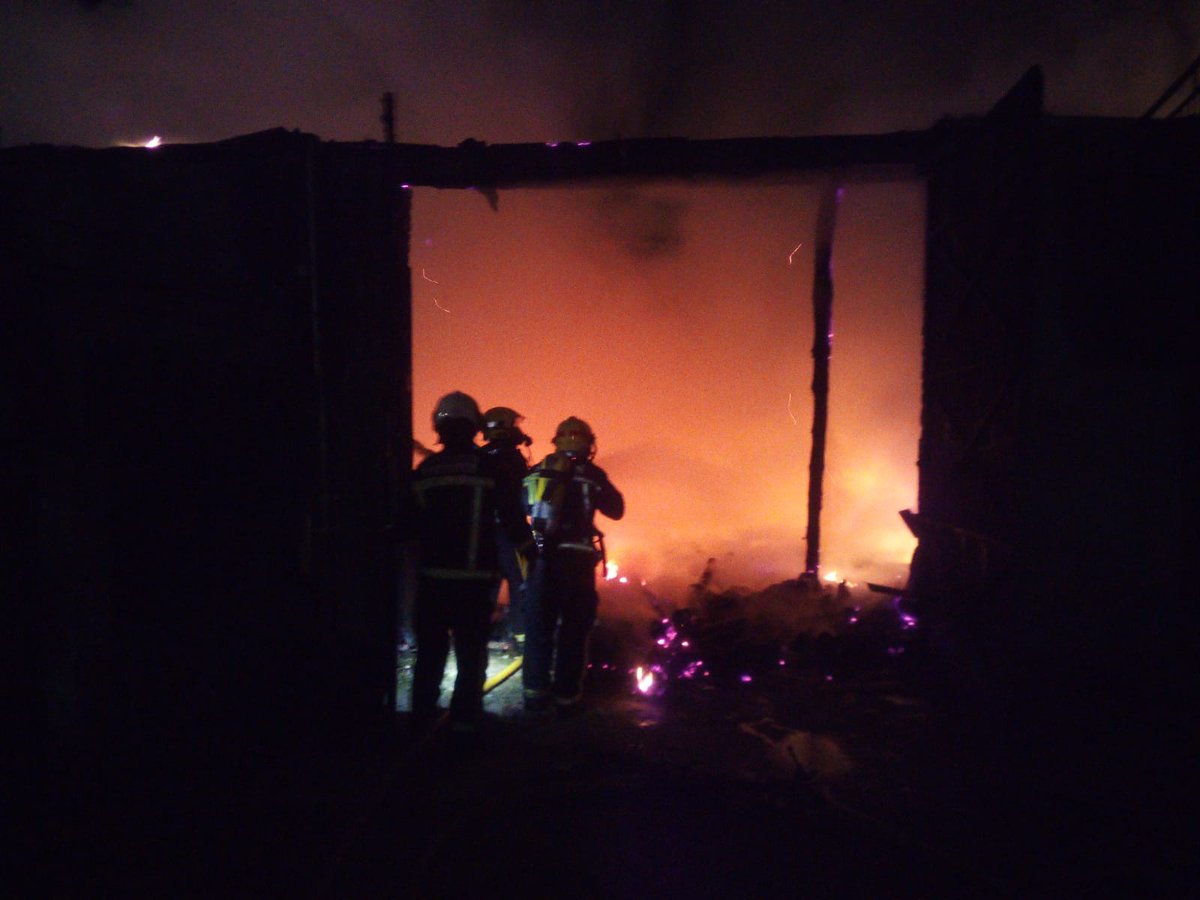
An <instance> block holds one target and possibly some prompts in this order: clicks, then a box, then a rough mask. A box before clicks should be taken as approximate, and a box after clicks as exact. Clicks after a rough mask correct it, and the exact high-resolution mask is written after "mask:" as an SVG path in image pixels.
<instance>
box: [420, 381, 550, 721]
mask: <svg viewBox="0 0 1200 900" xmlns="http://www.w3.org/2000/svg"><path fill="white" fill-rule="evenodd" d="M481 421H482V419H481V416H480V414H479V407H478V405H477V404H476V403H475V401H474V399H472V398H471V397H470V396H468V395H467V394H464V393H462V392H459V391H455V392H453V393H450V394H447V395H446V396H444V397H442V398H441V400H439V401H438V404H437V407H436V408H435V409H434V412H433V427H434V430H435V431H436V432H437V434H438V438H439V441H440V443H441V445H442V449H441V450H440V451H439V452H437V453H432V454H430V455H429V456H427V457H426V458H425V459H424V460H422V461H421V463H420V464H419V465H418V466H417V468H416V470H415V471H414V472H413V493H414V495H415V496H414V501H415V504H416V512H415V519H416V523H415V524H416V533H417V546H418V552H419V557H418V585H417V596H416V603H415V608H414V613H413V629H414V632H415V634H416V639H417V659H416V664H415V666H414V669H413V682H412V713H413V722H414V725H415V726H416V728H417V730H422V729H425V728H428V727H430V726H431V725H433V723H434V722H435V720H436V718H437V714H438V705H437V704H438V697H439V695H440V693H441V685H442V677H443V675H444V672H445V667H446V657H447V655H448V654H449V648H450V638H451V636H453V638H454V657H455V661H456V662H457V664H458V677H457V678H456V679H455V682H454V692H453V695H452V697H451V700H450V725H451V729H452V731H456V732H473V731H475V730H476V729H477V728H478V726H479V722H480V720H481V718H482V714H483V684H484V679H485V676H486V673H487V649H488V648H487V644H488V636H489V635H490V633H491V626H492V622H491V616H492V609H493V604H494V603H495V596H496V594H495V591H496V584H497V581H498V579H499V570H500V564H499V555H498V549H497V547H498V543H499V542H498V536H499V535H503V538H504V540H505V541H506V542H507V544H508V546H522V545H528V544H531V543H532V540H533V536H532V534H531V533H530V530H529V525H528V523H527V522H526V520H525V511H524V509H523V507H522V502H521V478H520V475H519V474H516V473H514V472H511V471H509V470H507V469H505V468H504V467H503V466H502V465H501V464H500V463H499V462H498V461H497V460H496V458H495V457H493V456H489V455H488V454H486V453H484V451H483V448H482V447H479V446H477V445H476V443H475V435H476V434H478V433H479V428H480V424H481Z"/></svg>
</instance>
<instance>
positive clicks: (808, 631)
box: [591, 559, 917, 695]
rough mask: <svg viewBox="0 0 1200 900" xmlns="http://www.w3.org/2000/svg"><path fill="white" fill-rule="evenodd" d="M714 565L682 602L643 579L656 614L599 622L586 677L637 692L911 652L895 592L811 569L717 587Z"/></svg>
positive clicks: (888, 660) (897, 662) (897, 659)
mask: <svg viewBox="0 0 1200 900" xmlns="http://www.w3.org/2000/svg"><path fill="white" fill-rule="evenodd" d="M713 565H714V560H711V559H710V560H709V562H708V565H707V566H706V568H705V570H704V572H703V574H702V575H701V577H700V579H699V581H698V582H696V583H695V584H693V585H692V586H691V589H690V591H689V594H688V597H687V600H686V603H684V604H682V605H672V604H669V603H667V602H665V601H663V600H662V599H660V598H657V597H655V596H654V595H653V594H651V593H650V592H649V591H648V590H647V589H646V588H645V586H644V585H642V586H641V593H642V598H643V600H644V601H645V602H646V603H647V604H649V606H650V607H651V610H652V613H653V618H652V619H651V620H650V621H649V622H647V621H646V619H644V618H643V619H641V620H640V621H617V620H614V621H605V622H603V623H602V625H601V628H600V629H599V633H598V634H597V639H596V641H595V642H594V643H593V654H592V656H593V662H592V664H591V668H592V674H593V676H594V677H595V676H608V677H609V678H610V679H612V678H624V679H627V681H628V682H631V683H632V687H633V690H635V691H637V692H638V693H641V694H646V695H658V694H663V693H665V692H667V691H668V690H669V689H670V686H671V685H672V684H674V683H679V682H702V683H707V684H711V685H736V684H739V683H743V684H744V683H750V682H753V681H755V680H757V679H760V678H764V677H769V676H771V675H772V674H775V673H778V672H779V671H781V670H786V671H790V672H794V673H800V674H803V675H806V676H809V677H812V678H817V679H824V680H833V679H836V678H839V677H842V676H845V675H852V674H865V673H870V672H882V671H887V672H892V673H894V672H895V671H896V670H897V668H898V667H900V666H902V665H904V664H905V663H906V662H907V659H908V658H909V657H910V656H911V651H912V645H913V637H914V636H915V633H916V629H917V620H916V619H915V617H914V616H912V615H911V614H910V613H909V612H908V611H907V610H905V609H904V608H903V606H902V601H901V598H900V597H899V596H890V595H885V594H880V593H873V592H871V591H864V590H860V589H859V588H858V587H857V586H855V585H851V584H849V583H848V582H846V581H828V580H826V581H820V580H818V579H816V578H812V577H809V576H801V577H800V578H797V579H792V580H788V581H783V582H780V583H778V584H773V585H771V586H769V587H767V588H765V589H763V590H761V591H747V590H745V589H740V588H731V589H724V590H717V589H715V588H714V586H713ZM617 587H624V586H617ZM628 589H629V588H626V590H628Z"/></svg>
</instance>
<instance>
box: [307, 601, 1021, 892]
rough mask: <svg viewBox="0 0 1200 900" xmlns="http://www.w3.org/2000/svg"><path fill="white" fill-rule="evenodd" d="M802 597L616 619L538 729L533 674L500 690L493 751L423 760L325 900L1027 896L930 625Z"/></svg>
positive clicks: (445, 748)
mask: <svg viewBox="0 0 1200 900" xmlns="http://www.w3.org/2000/svg"><path fill="white" fill-rule="evenodd" d="M803 590H804V588H803V587H801V586H798V585H793V586H791V587H789V586H787V585H784V586H776V587H775V588H774V589H769V590H768V591H767V592H763V593H760V594H757V595H750V594H746V593H742V592H730V593H726V594H718V593H714V592H711V591H706V590H698V591H697V592H696V594H695V596H694V597H693V600H694V601H695V602H694V603H692V604H691V605H689V606H686V607H668V606H666V605H665V604H661V603H658V602H654V603H651V604H649V605H648V606H647V609H646V614H645V615H644V616H643V617H642V618H641V619H640V620H639V619H638V618H637V617H636V616H635V617H629V616H627V615H622V616H620V617H619V618H609V619H605V618H602V619H601V621H600V622H599V623H598V625H597V628H596V631H595V633H594V635H593V641H592V654H591V668H590V670H589V676H588V683H587V692H586V700H587V702H586V704H585V707H584V709H583V710H582V711H579V712H577V713H575V714H573V715H571V716H569V717H564V716H558V717H555V718H552V719H550V720H544V719H538V720H530V719H527V718H525V717H523V716H522V715H521V714H520V675H519V674H517V675H515V676H513V677H512V678H510V679H508V680H507V681H506V682H504V683H503V684H501V685H499V686H497V687H496V688H495V689H494V690H493V691H492V693H491V694H489V697H488V701H487V706H488V709H489V713H490V714H489V721H488V728H487V729H486V731H485V733H484V734H483V735H482V736H481V739H480V740H479V741H478V742H475V743H469V744H464V743H462V742H456V741H455V736H454V735H453V734H452V733H448V732H447V731H445V730H443V731H441V732H437V733H435V734H434V735H432V736H431V737H429V738H427V739H424V740H421V741H415V742H414V743H412V744H411V745H410V746H409V747H408V749H407V750H406V751H405V754H404V756H403V757H402V759H401V761H400V762H399V763H398V765H397V767H396V769H395V771H394V773H393V777H392V778H391V780H390V781H389V783H388V785H387V787H386V789H385V790H383V791H382V792H381V794H380V797H379V799H378V802H377V804H376V805H375V806H374V807H373V808H372V809H371V811H370V812H369V814H368V815H366V816H365V817H364V818H363V819H362V820H361V821H360V822H359V823H358V825H357V826H356V829H355V830H354V834H353V835H352V836H351V837H350V838H349V839H348V840H347V841H346V842H345V843H344V846H343V850H342V852H341V853H340V855H339V857H338V859H337V860H336V861H335V864H334V866H333V868H332V870H331V875H330V879H329V882H328V883H329V885H330V886H331V889H332V893H333V894H334V895H340V896H369V895H379V894H380V893H386V894H387V895H389V896H414V897H480V896H486V895H488V894H489V893H492V892H504V893H511V892H514V891H515V892H518V893H523V894H525V895H526V896H572V897H654V896H661V897H681V896H686V897H730V896H754V897H797V896H805V897H879V896H888V897H938V896H973V897H982V896H1004V895H1007V894H1008V893H1009V892H1010V891H1011V890H1014V889H1016V887H1017V885H1018V884H1020V877H1018V876H1017V875H1015V874H1014V873H1013V872H1012V871H1010V870H1009V867H1008V866H1007V865H1006V864H1005V863H1003V862H997V859H998V858H1003V852H1000V853H995V852H992V850H991V849H988V848H993V849H994V840H993V836H992V834H991V833H990V831H989V832H986V833H985V831H984V830H981V828H980V821H981V818H980V815H979V812H980V810H979V808H978V803H977V802H976V798H975V797H973V796H972V791H973V789H974V782H973V780H972V779H971V778H970V777H969V776H968V773H969V771H970V769H971V766H970V764H969V762H967V761H965V760H964V759H963V754H964V753H965V752H967V750H966V748H965V747H964V746H963V745H962V743H961V741H960V740H959V736H958V735H957V734H956V730H955V728H954V727H953V726H952V723H950V722H949V721H948V720H947V717H946V715H945V714H944V713H943V712H942V711H940V710H939V708H938V707H937V706H936V705H935V704H934V703H932V702H931V700H930V699H929V698H928V697H927V696H924V695H923V694H924V692H923V690H922V683H923V679H922V676H921V672H920V668H919V667H917V666H914V665H913V664H912V663H911V659H912V656H911V654H913V653H914V652H916V651H917V645H916V643H915V642H914V641H913V634H912V630H913V625H914V622H913V621H912V620H911V619H909V618H906V616H905V614H904V613H903V611H902V610H900V609H899V608H898V606H897V605H895V604H893V603H892V602H891V600H892V598H876V599H870V598H866V602H856V601H855V599H854V598H853V597H852V596H850V595H848V594H846V593H845V592H844V591H843V592H842V593H838V592H837V591H836V590H834V589H832V588H831V589H829V590H822V591H819V592H817V593H816V594H813V595H811V596H810V597H809V598H808V600H807V601H804V600H798V598H797V593H796V592H797V591H801V592H802V591H803ZM625 609H628V606H626V607H625ZM508 658H509V657H507V656H506V655H505V654H504V653H503V652H499V653H494V654H493V664H492V667H491V671H496V670H498V669H500V668H502V667H503V666H504V665H505V664H506V662H507V660H508ZM639 676H640V680H639ZM448 682H449V679H447V683H448ZM639 685H640V688H639ZM398 891H399V892H400V893H397V892H398ZM404 892H407V893H404Z"/></svg>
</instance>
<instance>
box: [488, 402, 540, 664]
mask: <svg viewBox="0 0 1200 900" xmlns="http://www.w3.org/2000/svg"><path fill="white" fill-rule="evenodd" d="M522 418H523V416H522V415H521V414H520V413H518V412H517V411H516V410H515V409H510V408H509V407H507V406H493V407H492V408H491V409H489V410H487V412H485V413H484V414H483V438H484V440H485V441H486V442H487V443H485V444H484V445H483V452H484V455H485V456H488V457H491V458H493V459H494V460H495V461H496V465H497V466H498V467H499V468H500V469H502V470H503V471H504V473H505V477H506V478H512V479H515V480H516V481H521V480H522V479H523V478H524V477H525V476H526V475H527V474H528V473H529V460H528V458H527V457H526V455H525V453H524V452H523V451H522V449H521V448H523V447H528V446H529V445H530V444H532V443H533V439H532V438H531V437H529V435H527V434H525V432H523V431H522V430H521V427H520V423H521V420H522ZM496 542H497V547H498V549H499V551H500V575H501V576H502V577H503V579H504V581H505V582H507V583H508V609H507V612H506V614H505V615H504V616H503V618H501V620H500V622H499V624H498V626H497V628H496V636H497V637H498V638H499V639H500V640H503V641H506V642H507V641H512V642H513V643H515V644H516V645H517V647H518V649H523V647H524V643H525V619H524V615H523V613H524V605H525V603H524V601H525V576H526V574H527V572H526V570H525V553H526V550H527V548H526V547H516V546H513V545H512V544H511V542H510V541H509V540H508V537H507V536H506V535H505V533H504V532H503V530H501V531H500V532H499V533H497V535H496ZM499 595H500V582H496V595H495V598H494V599H496V600H498V599H499Z"/></svg>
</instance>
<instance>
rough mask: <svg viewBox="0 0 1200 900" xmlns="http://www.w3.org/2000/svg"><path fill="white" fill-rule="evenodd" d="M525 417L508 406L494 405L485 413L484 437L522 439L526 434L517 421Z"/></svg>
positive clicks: (494, 439)
mask: <svg viewBox="0 0 1200 900" xmlns="http://www.w3.org/2000/svg"><path fill="white" fill-rule="evenodd" d="M524 418H525V417H524V416H523V415H521V414H520V413H519V412H517V411H516V410H515V409H510V408H509V407H507V406H493V407H492V408H491V409H489V410H488V411H487V412H485V413H484V414H483V437H484V439H485V440H489V441H504V440H520V439H521V438H523V437H524V436H525V435H524V434H523V433H522V431H521V429H520V428H518V427H517V423H518V422H520V421H521V420H522V419H524Z"/></svg>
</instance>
